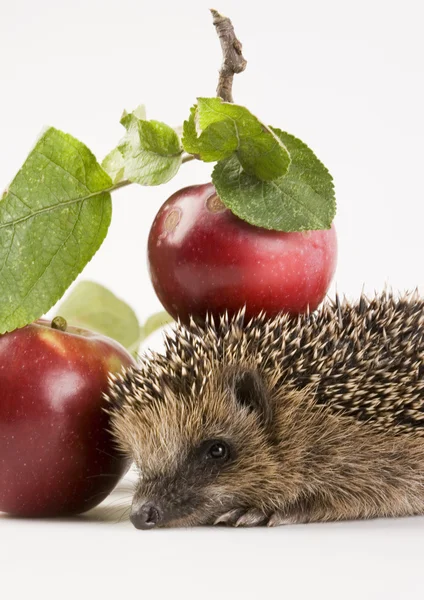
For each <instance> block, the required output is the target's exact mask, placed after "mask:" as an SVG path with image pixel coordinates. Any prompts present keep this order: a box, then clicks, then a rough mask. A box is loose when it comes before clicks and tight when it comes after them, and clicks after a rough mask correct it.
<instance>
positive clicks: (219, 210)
mask: <svg viewBox="0 0 424 600" xmlns="http://www.w3.org/2000/svg"><path fill="white" fill-rule="evenodd" d="M336 262H337V237H336V231H335V228H334V225H333V226H332V227H331V229H328V230H320V231H308V232H299V233H298V232H295V233H285V232H279V231H270V230H267V229H263V228H259V227H254V226H253V225H250V224H248V223H246V222H245V221H242V220H241V219H239V218H238V217H236V216H235V215H234V214H233V213H231V211H230V210H228V209H227V208H225V207H224V205H223V204H222V203H221V202H220V200H219V199H218V197H217V196H216V192H215V188H214V187H213V185H212V184H204V185H194V186H191V187H187V188H184V189H182V190H180V191H178V192H176V193H175V194H173V195H172V196H171V197H170V198H169V199H168V200H167V201H166V202H165V203H164V204H163V206H162V207H161V208H160V210H159V212H158V214H157V215H156V218H155V220H154V222H153V225H152V228H151V230H150V235H149V241H148V264H149V271H150V276H151V280H152V283H153V286H154V289H155V291H156V294H157V296H158V298H159V300H160V301H161V303H162V304H163V306H164V307H165V309H166V310H167V311H168V312H169V313H170V314H171V315H172V316H173V317H174V318H179V319H180V320H181V321H182V322H183V323H188V322H189V318H190V315H192V316H194V317H195V318H196V319H197V320H204V318H205V315H206V313H211V314H212V315H213V316H214V317H217V316H218V315H220V314H222V313H224V312H225V311H228V313H229V314H230V315H233V314H234V313H236V312H237V311H238V310H239V309H240V308H241V307H243V306H246V314H247V317H252V316H255V315H257V314H258V313H260V312H261V311H265V312H266V314H267V315H268V316H273V315H276V314H278V313H280V312H288V313H290V314H299V313H303V312H306V311H307V310H308V307H309V310H311V311H313V310H315V309H316V308H317V306H318V305H319V304H320V302H321V301H322V300H323V298H324V296H325V294H326V293H327V290H328V288H329V286H330V283H331V280H332V277H333V275H334V271H335V268H336Z"/></svg>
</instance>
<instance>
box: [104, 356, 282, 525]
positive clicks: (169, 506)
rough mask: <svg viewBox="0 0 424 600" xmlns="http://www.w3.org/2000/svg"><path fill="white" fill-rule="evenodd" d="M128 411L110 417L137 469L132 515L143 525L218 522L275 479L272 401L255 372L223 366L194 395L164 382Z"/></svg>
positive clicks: (136, 522) (132, 517)
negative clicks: (158, 391) (149, 399)
mask: <svg viewBox="0 0 424 600" xmlns="http://www.w3.org/2000/svg"><path fill="white" fill-rule="evenodd" d="M125 414H126V411H125V407H124V408H123V409H122V410H120V411H119V412H118V413H115V414H113V413H112V421H113V425H114V430H115V432H116V431H118V433H119V432H121V433H122V432H123V431H124V430H125V435H118V437H119V438H120V439H125V440H127V441H128V447H126V448H124V450H125V451H126V452H128V453H131V455H132V456H133V458H134V461H135V463H136V465H137V466H138V467H139V469H140V479H139V482H138V485H137V488H136V492H135V495H134V500H133V506H132V515H131V520H132V522H133V523H134V525H135V526H136V527H138V528H141V529H150V528H152V527H155V526H162V527H163V526H189V525H206V524H213V523H214V522H215V520H216V519H217V518H218V517H219V516H220V515H222V514H223V513H224V512H226V511H227V510H230V509H232V508H234V506H235V505H237V506H244V505H246V504H247V503H248V502H249V501H251V498H252V488H253V489H257V490H258V496H259V495H260V492H261V491H263V490H264V488H265V487H266V485H267V482H269V481H270V480H272V479H274V480H275V473H276V472H277V471H278V460H277V457H276V456H274V454H273V451H272V443H271V442H270V439H269V434H268V425H269V423H270V422H271V420H272V406H271V401H270V398H269V395H268V391H267V389H266V386H265V384H264V382H263V381H262V379H261V377H260V376H259V375H258V373H257V371H255V370H251V369H242V368H240V369H231V370H225V371H223V370H221V372H219V371H218V373H215V375H214V377H213V378H211V380H210V381H209V382H207V383H206V384H205V386H204V389H203V390H202V392H201V393H200V394H198V395H197V396H196V397H194V396H193V397H184V396H178V395H176V394H175V393H173V392H172V391H171V389H170V388H167V387H164V388H163V389H162V390H161V394H160V397H158V398H155V401H153V402H145V403H143V402H140V406H139V409H138V410H137V411H134V409H133V408H132V410H131V415H129V416H128V418H126V417H125Z"/></svg>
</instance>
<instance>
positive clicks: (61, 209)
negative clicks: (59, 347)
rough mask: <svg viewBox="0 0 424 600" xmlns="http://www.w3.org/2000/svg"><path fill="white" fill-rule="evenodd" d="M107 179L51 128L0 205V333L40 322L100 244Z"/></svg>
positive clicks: (78, 146)
mask: <svg viewBox="0 0 424 600" xmlns="http://www.w3.org/2000/svg"><path fill="white" fill-rule="evenodd" d="M111 185H112V181H111V180H110V178H109V176H108V175H107V174H106V173H105V172H104V171H103V169H102V168H101V167H100V165H99V164H98V163H97V161H96V159H95V157H94V155H93V154H92V153H91V152H90V150H89V149H88V148H87V147H86V146H85V145H84V144H82V143H81V142H79V141H78V140H76V139H75V138H73V137H71V136H70V135H67V134H65V133H62V132H61V131H58V130H57V129H53V128H50V129H48V130H47V131H46V132H45V133H44V134H43V135H42V137H41V138H40V139H39V141H38V142H37V144H36V145H35V147H34V149H33V150H32V152H31V153H30V155H29V156H28V158H27V160H26V161H25V163H24V165H23V167H22V169H21V170H20V171H19V173H18V174H17V175H16V177H15V179H14V180H13V182H12V183H11V185H10V187H9V189H8V193H7V194H6V196H5V197H4V198H3V199H2V200H1V201H0V333H4V332H5V331H11V330H13V329H15V328H17V327H22V326H24V325H26V324H28V323H30V322H31V321H33V320H35V319H37V318H39V317H40V316H41V315H43V314H44V313H45V312H47V311H48V310H49V309H50V308H51V306H53V305H54V304H55V303H56V302H57V301H58V300H59V298H60V297H61V296H62V295H63V293H64V292H65V291H66V289H67V288H68V287H69V285H70V284H71V283H72V281H73V280H74V279H75V277H76V276H77V275H78V274H79V273H80V272H81V270H82V269H83V268H84V266H85V265H86V264H87V262H88V261H89V260H90V259H91V258H92V256H93V255H94V254H95V252H96V251H97V249H98V248H99V247H100V245H101V243H102V242H103V240H104V238H105V236H106V233H107V230H108V227H109V223H110V219H111V199H110V194H109V193H108V190H109V189H110V187H111Z"/></svg>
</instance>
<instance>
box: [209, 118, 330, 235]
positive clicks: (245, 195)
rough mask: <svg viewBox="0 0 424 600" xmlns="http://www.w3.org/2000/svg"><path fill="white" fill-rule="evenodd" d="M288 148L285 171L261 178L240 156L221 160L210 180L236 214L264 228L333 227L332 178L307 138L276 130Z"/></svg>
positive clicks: (300, 228)
mask: <svg viewBox="0 0 424 600" xmlns="http://www.w3.org/2000/svg"><path fill="white" fill-rule="evenodd" d="M273 131H274V132H275V134H276V135H277V136H278V137H279V138H280V139H281V141H282V142H283V143H284V145H285V146H286V147H287V148H288V150H289V152H290V156H291V159H292V160H291V164H290V168H289V171H288V173H287V175H285V176H284V177H280V178H279V179H276V180H274V181H261V180H260V179H258V178H256V177H253V176H252V175H250V174H248V173H246V171H245V170H244V169H243V167H242V165H241V164H240V161H239V160H238V159H237V156H235V155H234V156H231V157H230V158H227V159H225V160H223V161H221V162H219V163H218V164H217V165H216V166H215V169H214V171H213V175H212V180H213V183H214V185H215V188H216V190H217V192H218V195H219V197H220V198H221V200H222V202H223V203H224V204H225V205H226V206H227V207H228V208H229V209H230V210H231V211H232V212H233V213H234V214H236V215H237V216H238V217H240V218H241V219H243V220H244V221H247V222H248V223H251V224H252V225H256V226H258V227H264V228H266V229H276V230H279V231H304V230H310V229H329V228H330V227H331V223H332V220H333V218H334V215H335V211H336V201H335V197H334V187H333V180H332V177H331V175H330V173H329V172H328V170H327V169H326V168H325V167H324V165H323V164H322V163H321V162H320V161H319V160H318V158H317V157H316V156H315V155H314V153H313V152H312V150H310V149H309V148H308V147H307V146H306V145H305V144H304V143H303V142H301V141H300V140H298V139H297V138H295V137H294V136H292V135H290V134H288V133H284V132H283V131H280V130H279V129H273Z"/></svg>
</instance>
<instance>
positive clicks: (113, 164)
mask: <svg viewBox="0 0 424 600" xmlns="http://www.w3.org/2000/svg"><path fill="white" fill-rule="evenodd" d="M102 168H103V169H104V170H105V171H106V173H108V174H109V176H110V177H111V179H112V181H113V183H119V182H120V181H122V180H123V179H124V176H125V164H124V157H123V156H122V154H121V152H120V151H119V150H118V148H115V150H112V152H109V154H108V155H107V156H106V157H105V158H104V159H103V162H102Z"/></svg>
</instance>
